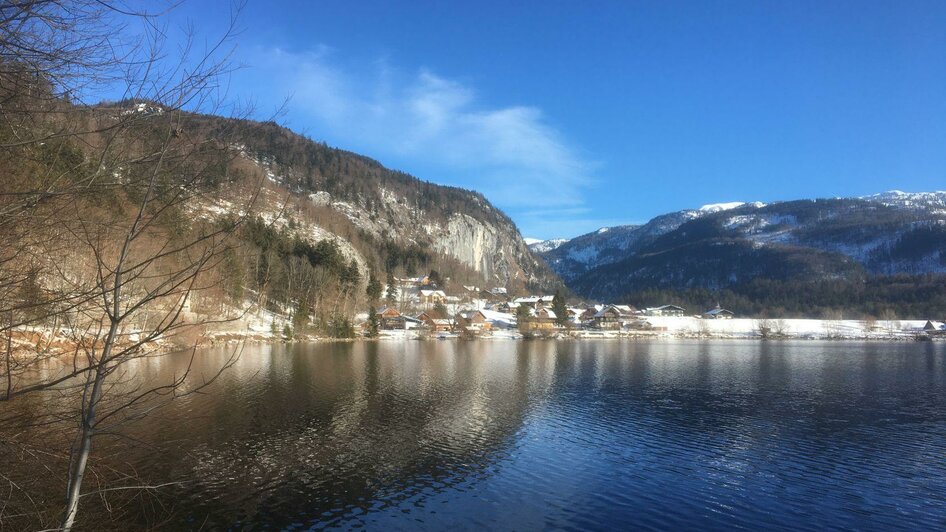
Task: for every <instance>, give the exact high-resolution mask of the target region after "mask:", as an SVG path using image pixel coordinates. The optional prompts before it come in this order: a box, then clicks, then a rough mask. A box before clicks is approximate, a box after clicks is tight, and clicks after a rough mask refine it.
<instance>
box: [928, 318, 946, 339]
mask: <svg viewBox="0 0 946 532" xmlns="http://www.w3.org/2000/svg"><path fill="white" fill-rule="evenodd" d="M923 331H924V332H926V334H928V335H930V336H946V323H944V322H936V321H927V322H926V325H924V326H923Z"/></svg>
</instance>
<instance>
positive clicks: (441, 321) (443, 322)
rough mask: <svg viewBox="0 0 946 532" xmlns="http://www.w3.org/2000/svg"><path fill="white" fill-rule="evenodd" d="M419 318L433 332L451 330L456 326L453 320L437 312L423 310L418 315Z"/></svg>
mask: <svg viewBox="0 0 946 532" xmlns="http://www.w3.org/2000/svg"><path fill="white" fill-rule="evenodd" d="M417 320H418V321H419V322H420V323H421V325H422V326H423V327H424V328H426V329H429V330H430V331H432V332H451V331H453V327H454V323H453V320H451V319H450V318H447V317H445V316H441V315H439V314H437V313H436V312H421V313H420V314H418V315H417Z"/></svg>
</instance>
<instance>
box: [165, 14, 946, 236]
mask: <svg viewBox="0 0 946 532" xmlns="http://www.w3.org/2000/svg"><path fill="white" fill-rule="evenodd" d="M228 11H229V4H228V3H227V2H211V1H195V2H189V3H185V4H184V5H183V6H182V7H181V8H179V9H178V10H176V11H175V12H174V15H173V17H174V24H175V25H177V24H183V23H185V21H190V22H192V23H193V24H194V25H195V26H196V28H197V30H198V31H199V32H200V34H201V35H206V36H208V37H212V36H213V35H215V32H219V31H220V30H221V28H222V27H223V26H224V25H225V23H226V20H227V12H228ZM240 26H241V28H242V33H241V34H240V35H239V37H238V38H237V39H236V41H235V43H236V50H235V55H234V58H235V60H236V61H237V62H239V63H241V64H243V65H244V66H245V68H243V69H241V70H239V71H238V72H237V73H235V74H233V76H232V79H231V80H230V89H229V95H230V96H231V97H233V98H249V99H251V100H253V101H255V103H256V107H257V109H258V115H259V116H260V117H262V118H266V117H267V116H268V113H271V112H272V110H273V109H275V108H277V107H279V105H280V104H281V103H283V101H284V100H285V98H286V97H290V100H289V103H288V105H287V106H286V107H285V112H284V114H283V115H282V117H281V119H280V120H281V121H282V122H284V123H285V124H286V125H288V126H289V127H291V128H293V129H295V130H297V131H300V132H303V133H305V134H307V135H309V136H311V137H313V138H315V139H317V140H324V141H326V142H327V143H329V144H330V145H334V146H338V147H342V148H345V149H349V150H353V151H356V152H359V153H363V154H365V155H368V156H371V157H374V158H376V159H378V160H380V161H381V162H382V163H383V164H385V165H386V166H389V167H391V168H396V169H400V170H404V171H407V172H409V173H411V174H414V175H416V176H418V177H420V178H422V179H426V180H430V181H433V182H437V183H443V184H451V185H458V186H463V187H466V188H472V189H476V190H479V191H481V192H483V193H484V194H486V195H487V197H488V198H489V199H491V200H492V201H493V202H494V203H496V204H497V205H498V206H499V207H501V208H503V209H504V210H506V212H508V213H509V214H510V215H511V216H512V218H513V219H514V220H515V221H516V223H517V224H518V225H519V227H520V229H521V230H522V233H523V235H524V236H531V237H539V238H551V237H559V236H563V237H571V236H576V235H578V234H581V233H584V232H588V231H591V230H593V229H596V228H597V227H600V226H605V225H616V224H621V223H634V222H640V221H646V220H647V219H649V218H651V217H653V216H655V215H657V214H661V213H664V212H668V211H673V210H679V209H682V208H691V207H698V206H700V205H702V204H706V203H716V202H724V201H773V200H782V199H796V198H806V197H831V196H854V195H865V194H871V193H875V192H880V191H883V190H888V189H901V190H908V191H920V190H935V189H944V188H946V30H944V28H946V2H942V1H931V2H910V1H896V2H893V1H877V2H873V1H864V0H859V1H850V2H844V1H837V2H827V1H813V2H805V1H791V2H782V1H764V0H753V1H745V2H740V1H726V2H718V1H705V2H678V1H667V2H633V1H619V2H603V1H602V2H556V1H545V2H509V1H504V2H487V1H479V2H466V3H460V2H355V1H351V0H349V1H319V2H278V1H271V2H269V1H268V2H264V1H260V0H249V2H248V4H247V5H246V7H245V9H244V11H243V13H242V17H241V20H240Z"/></svg>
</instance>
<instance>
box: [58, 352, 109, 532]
mask: <svg viewBox="0 0 946 532" xmlns="http://www.w3.org/2000/svg"><path fill="white" fill-rule="evenodd" d="M104 380H105V374H104V373H103V372H102V371H101V370H99V371H96V373H95V379H94V381H93V382H92V393H91V394H90V395H89V406H88V408H87V409H86V413H85V415H83V416H82V433H81V439H80V441H79V449H78V451H77V453H76V459H75V460H74V462H73V466H72V470H71V471H70V472H69V486H68V487H67V490H66V515H65V517H64V518H63V521H62V530H64V531H66V532H68V531H70V530H72V526H73V525H74V524H75V520H76V515H77V514H78V513H79V497H80V495H81V490H82V480H83V478H84V477H85V469H86V466H87V465H88V462H89V455H90V454H91V453H92V435H93V433H94V431H95V427H94V424H95V408H96V406H97V403H98V400H99V398H100V397H101V394H102V382H103V381H104Z"/></svg>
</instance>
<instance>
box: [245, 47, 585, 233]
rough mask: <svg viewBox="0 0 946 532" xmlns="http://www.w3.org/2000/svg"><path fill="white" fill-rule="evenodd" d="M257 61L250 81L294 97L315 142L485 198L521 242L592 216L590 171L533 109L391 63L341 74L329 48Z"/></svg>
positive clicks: (268, 54)
mask: <svg viewBox="0 0 946 532" xmlns="http://www.w3.org/2000/svg"><path fill="white" fill-rule="evenodd" d="M254 56H255V57H254V60H253V61H252V63H253V66H254V68H253V70H254V71H256V73H255V74H254V76H265V79H268V80H273V81H272V84H273V86H274V88H275V90H279V89H282V91H283V92H284V93H290V94H291V102H290V110H291V112H292V113H293V114H294V115H295V114H297V113H302V114H303V115H306V116H307V117H309V119H310V120H312V121H313V122H314V123H313V128H312V129H314V130H315V131H313V133H315V135H316V136H319V137H323V138H329V139H332V140H333V141H335V140H337V141H338V142H341V143H344V145H345V146H347V147H358V148H360V149H363V150H367V154H368V155H375V156H378V157H382V158H383V157H386V156H396V157H398V158H400V159H401V160H404V159H409V160H411V161H416V162H417V163H418V165H419V166H423V167H424V168H433V169H435V170H436V171H437V172H438V173H439V174H440V175H422V176H419V177H422V178H425V179H430V180H432V181H449V182H451V183H455V184H458V185H461V186H465V187H468V188H473V189H476V190H479V191H481V192H483V193H484V194H486V196H487V197H488V198H489V199H490V200H492V201H493V202H495V203H496V204H498V205H499V206H500V207H502V208H504V209H507V210H509V211H511V214H512V215H513V217H514V219H516V220H517V222H518V223H519V224H520V227H522V229H523V232H525V233H530V234H532V233H536V234H537V231H539V230H540V228H541V227H542V224H543V223H544V222H555V225H556V226H559V227H565V226H566V222H568V221H569V220H572V219H574V218H575V215H576V214H579V212H580V213H581V214H587V213H586V210H585V209H586V207H585V200H584V190H585V189H586V188H587V187H588V186H590V185H591V184H592V173H593V169H594V164H593V163H592V162H591V161H589V160H588V159H587V158H586V157H585V156H583V154H582V153H581V151H580V150H579V149H578V148H576V147H575V146H573V145H572V144H571V143H570V142H569V141H568V140H567V139H566V138H565V136H564V135H563V134H562V133H561V132H560V131H558V130H557V129H556V128H555V127H553V126H552V125H551V124H550V123H549V121H548V120H547V119H546V117H545V116H544V115H543V113H542V111H541V110H540V109H538V108H536V107H532V106H527V105H516V106H507V107H497V106H490V105H488V104H487V103H485V102H484V101H483V99H482V98H480V97H479V96H478V94H477V92H476V90H475V89H474V88H473V87H471V86H469V85H468V84H465V83H462V82H460V81H457V80H452V79H448V78H446V77H443V76H440V75H438V74H436V73H434V72H431V71H430V70H427V69H420V70H418V71H413V72H407V71H404V70H401V69H397V68H395V67H392V66H391V65H390V64H389V63H388V62H387V61H385V60H378V61H375V62H373V63H371V64H370V65H368V66H367V67H365V68H356V67H351V66H344V67H343V66H341V61H338V60H336V56H337V52H335V51H333V50H331V49H330V48H324V47H323V48H320V49H317V50H315V51H310V52H302V53H299V52H289V51H286V50H283V49H278V48H270V49H265V50H262V49H261V50H258V51H257V52H256V53H255V54H254ZM257 79H259V78H257ZM277 80H278V81H277ZM293 122H295V120H293ZM576 209H577V210H576ZM583 221H585V222H586V223H587V220H583ZM542 232H545V231H544V230H543V231H542ZM574 232H575V231H574V230H572V231H570V232H569V233H574Z"/></svg>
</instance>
